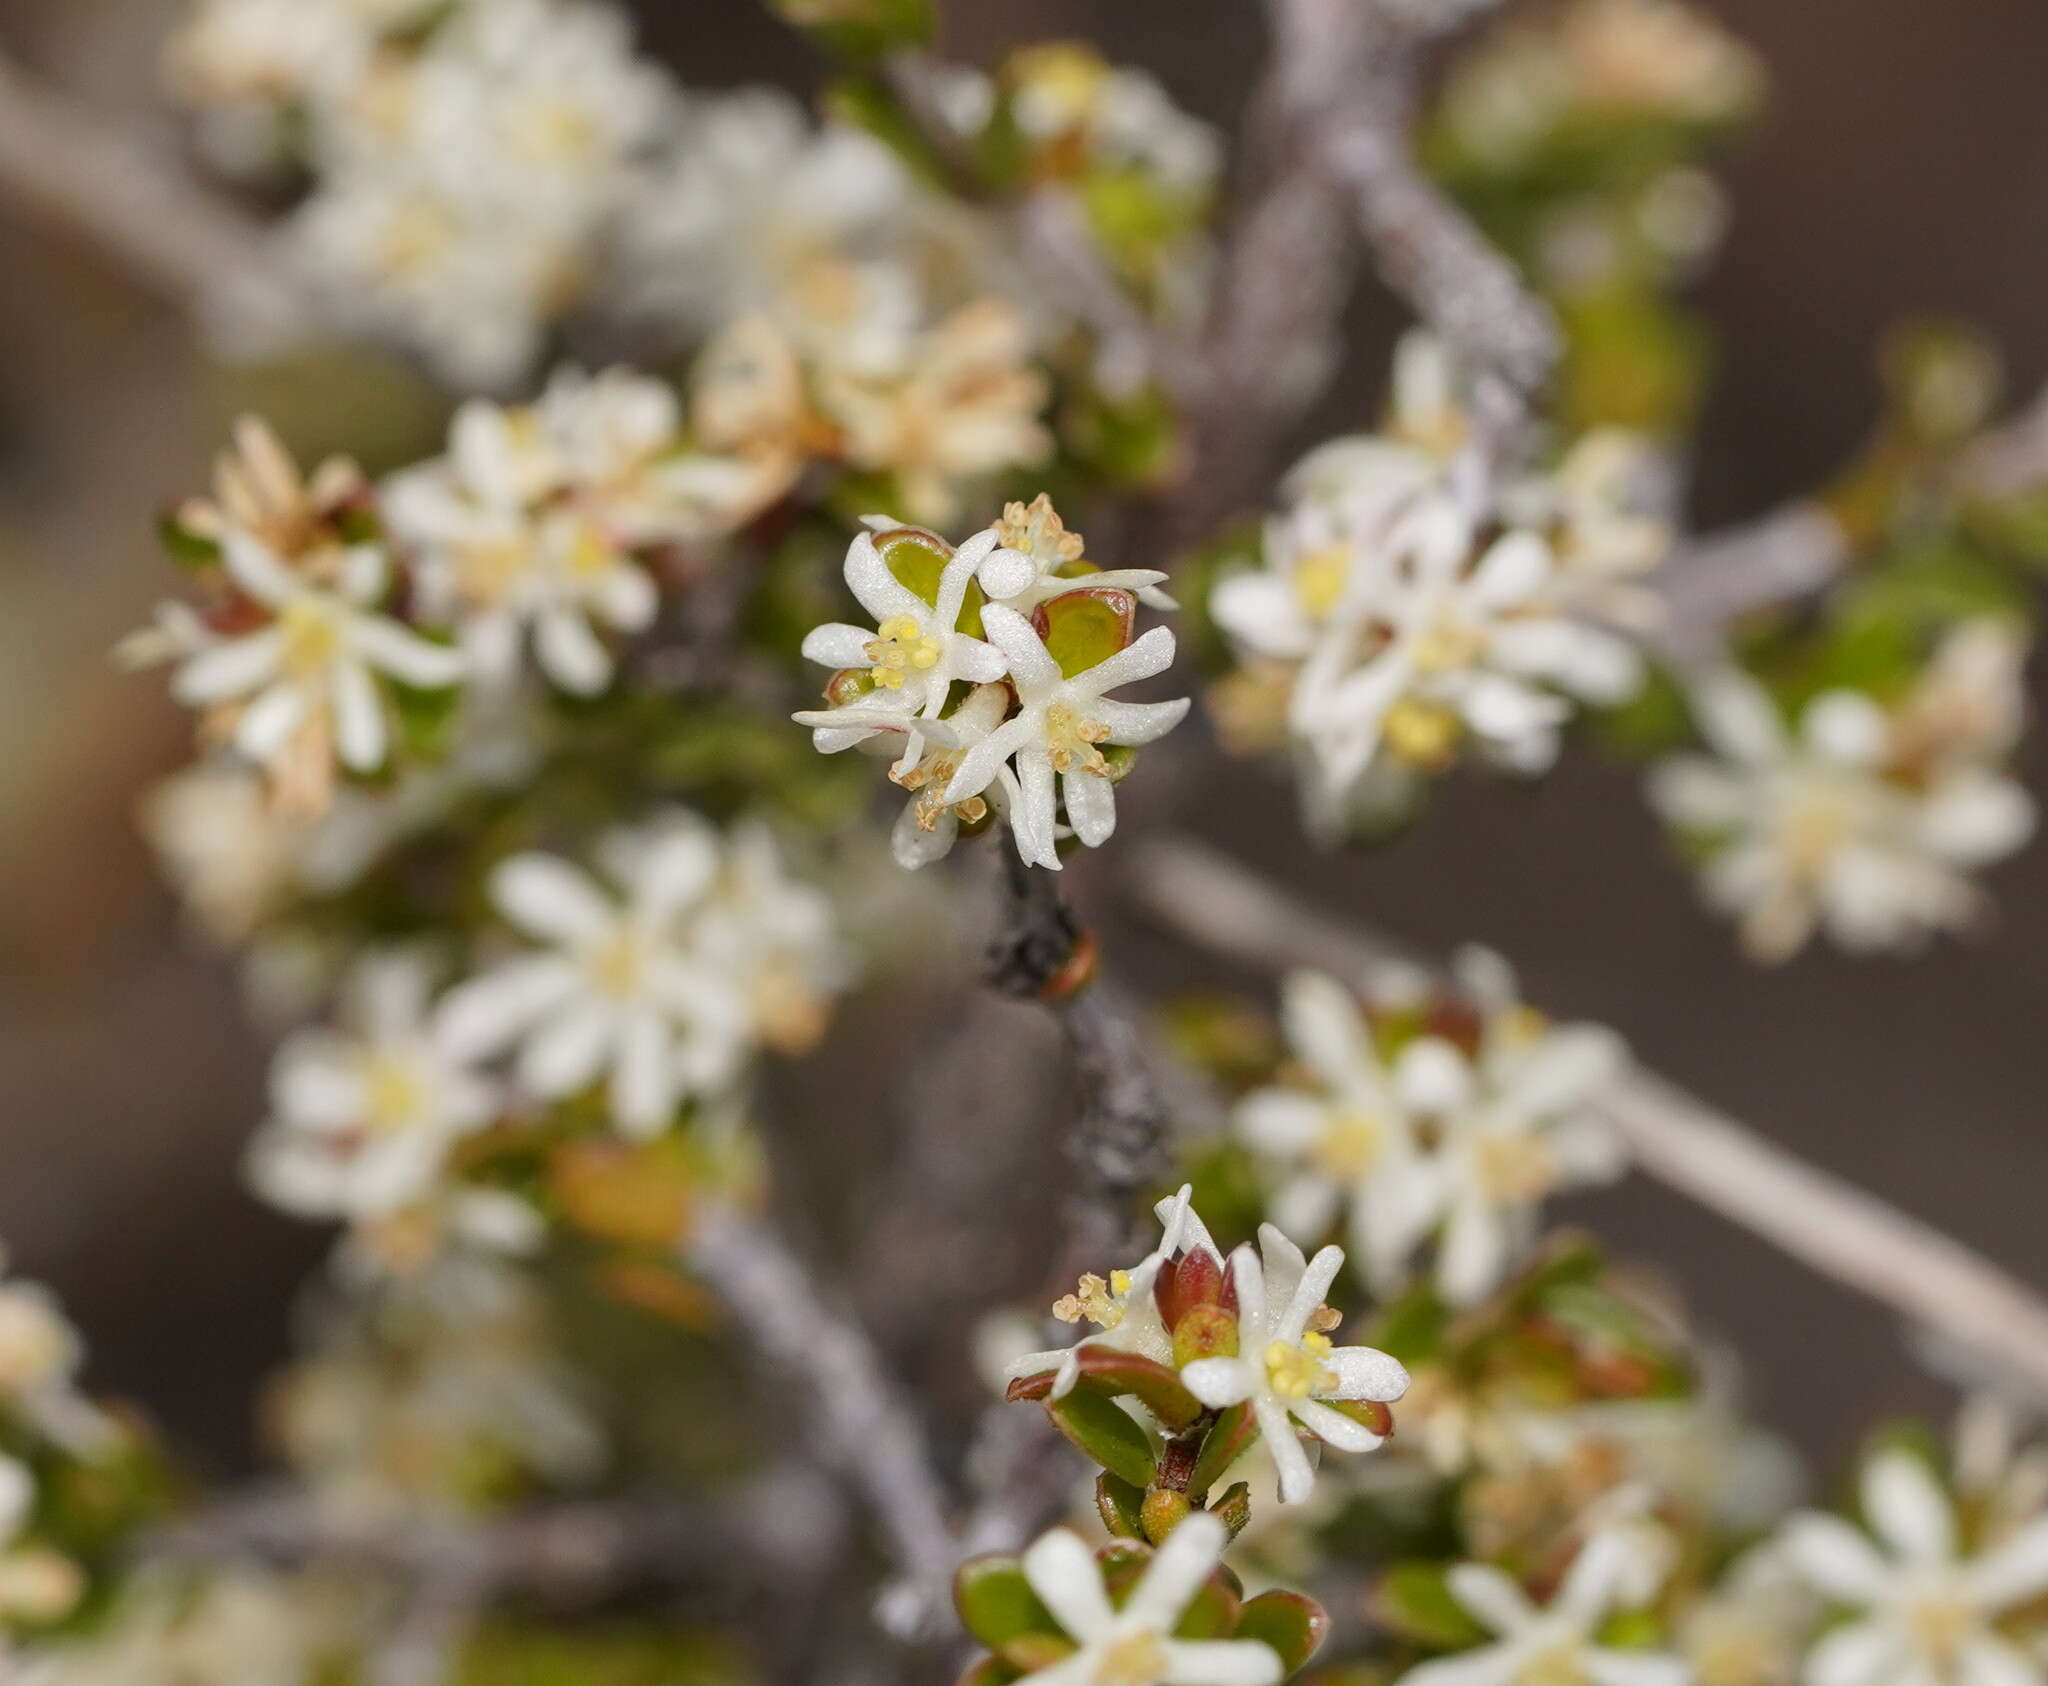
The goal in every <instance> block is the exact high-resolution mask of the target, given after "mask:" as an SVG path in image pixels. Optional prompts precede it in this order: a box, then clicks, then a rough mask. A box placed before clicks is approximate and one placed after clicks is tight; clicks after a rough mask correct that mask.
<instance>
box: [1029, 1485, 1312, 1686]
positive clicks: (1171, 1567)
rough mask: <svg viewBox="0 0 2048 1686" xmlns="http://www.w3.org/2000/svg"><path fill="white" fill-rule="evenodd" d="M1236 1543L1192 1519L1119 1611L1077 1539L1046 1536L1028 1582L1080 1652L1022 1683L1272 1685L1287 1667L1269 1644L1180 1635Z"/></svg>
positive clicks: (1214, 1523) (1032, 1559)
mask: <svg viewBox="0 0 2048 1686" xmlns="http://www.w3.org/2000/svg"><path fill="white" fill-rule="evenodd" d="M1228 1538H1229V1536H1228V1533H1227V1531H1226V1530H1225V1528H1224V1526H1223V1524H1222V1523H1221V1522H1220V1521H1218V1520H1217V1519H1216V1518H1215V1517H1213V1516H1210V1515H1209V1514H1207V1513H1206V1512H1203V1511H1197V1512H1196V1513H1194V1514H1193V1515H1191V1516H1188V1517H1186V1518H1184V1519H1183V1520H1182V1521H1181V1522H1180V1523H1179V1524H1178V1525H1176V1527H1175V1528H1174V1530H1173V1532H1172V1533H1171V1534H1169V1535H1167V1537H1166V1543H1165V1544H1164V1545H1162V1546H1160V1548H1159V1549H1158V1550H1157V1551H1156V1552H1154V1553H1153V1555H1152V1560H1151V1562H1150V1563H1148V1564H1147V1565H1146V1566H1145V1572H1144V1573H1143V1574H1142V1575H1141V1576H1140V1577H1139V1578H1138V1582H1137V1584H1136V1585H1135V1586H1133V1587H1132V1588H1131V1590H1130V1593H1129V1595H1128V1596H1127V1597H1126V1598H1125V1599H1124V1600H1123V1601H1122V1604H1121V1606H1120V1607H1119V1606H1117V1605H1114V1604H1112V1603H1111V1601H1110V1596H1109V1589H1108V1587H1107V1585H1106V1584H1105V1583H1104V1580H1103V1574H1102V1565H1101V1564H1100V1563H1099V1562H1097V1561H1096V1558H1095V1554H1094V1553H1093V1552H1091V1551H1090V1550H1089V1549H1088V1547H1087V1546H1086V1545H1084V1544H1083V1543H1082V1541H1081V1537H1080V1536H1079V1535H1078V1534H1074V1533H1070V1532H1069V1531H1068V1530H1066V1529H1064V1528H1056V1529H1054V1530H1053V1531H1052V1532H1051V1533H1049V1534H1044V1535H1041V1536H1040V1537H1039V1538H1038V1539H1037V1540H1036V1541H1035V1542H1033V1544H1032V1546H1031V1547H1030V1549H1029V1550H1028V1551H1026V1552H1025V1553H1024V1562H1023V1568H1024V1578H1025V1580H1027V1581H1028V1582H1030V1584H1031V1590H1032V1591H1033V1592H1035V1593H1036V1594H1037V1595H1038V1598H1039V1602H1040V1603H1042V1604H1043V1605H1044V1606H1045V1608H1046V1609H1047V1610H1048V1611H1049V1612H1050V1613H1051V1615H1052V1618H1053V1620H1054V1621H1056V1622H1058V1623H1059V1625H1060V1631H1061V1632H1063V1633H1065V1634H1066V1635H1067V1637H1068V1638H1070V1639H1071V1640H1073V1641H1074V1644H1075V1647H1076V1648H1075V1649H1074V1650H1073V1651H1072V1652H1070V1653H1069V1654H1068V1655H1066V1656H1064V1657H1062V1658H1060V1660H1059V1661H1057V1662H1055V1663H1052V1664H1049V1665H1048V1666H1047V1667H1045V1668H1041V1669H1034V1670H1033V1671H1032V1672H1031V1673H1030V1674H1028V1675H1026V1676H1024V1678H1025V1679H1027V1680H1037V1681H1043V1682H1045V1683H1047V1686H1083V1683H1084V1682H1104V1683H1107V1682H1115V1683H1116V1686H1274V1683H1275V1682H1277V1681H1278V1680H1279V1679H1280V1678H1281V1675H1282V1672H1283V1671H1282V1669H1281V1666H1280V1658H1279V1656H1278V1655H1277V1654H1276V1653H1275V1652H1274V1650H1273V1649H1272V1647H1271V1646H1269V1645H1266V1644H1264V1643H1262V1642H1260V1641H1258V1640H1251V1639H1176V1638H1175V1637H1174V1636H1173V1634H1174V1629H1175V1628H1176V1627H1177V1626H1179V1625H1180V1621H1181V1618H1182V1616H1183V1615H1185V1614H1186V1612H1187V1608H1188V1606H1189V1605H1190V1604H1192V1603H1193V1602H1194V1600H1195V1596H1196V1594H1198V1593H1199V1592H1200V1591H1201V1589H1202V1586H1203V1584H1204V1583H1205V1582H1206V1581H1207V1580H1208V1579H1209V1577H1210V1576H1211V1575H1212V1574H1214V1573H1215V1572H1216V1568H1217V1565H1218V1564H1219V1563H1221V1562H1222V1560H1223V1547H1224V1545H1225V1544H1226V1542H1227V1540H1228Z"/></svg>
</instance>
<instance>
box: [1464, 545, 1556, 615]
mask: <svg viewBox="0 0 2048 1686" xmlns="http://www.w3.org/2000/svg"><path fill="white" fill-rule="evenodd" d="M1555 566H1556V562H1555V559H1554V558H1553V557H1552V556H1551V554H1550V546H1549V545H1547V544H1546V543H1544V541H1543V540H1542V539H1541V538H1540V537H1539V536H1538V535H1537V534H1535V533H1532V532H1529V531H1527V530H1522V531H1517V532H1511V533H1507V534H1505V535H1503V536H1502V537H1501V538H1499V539H1496V540H1495V541H1494V543H1493V544H1492V546H1491V547H1489V548H1488V550H1487V552H1486V554H1485V555H1484V556H1482V557H1480V559H1479V563H1478V566H1477V567H1475V568H1474V569H1473V570H1472V579H1471V581H1470V583H1469V585H1468V586H1467V587H1466V590H1467V593H1468V594H1469V595H1470V597H1471V598H1472V600H1473V601H1474V602H1475V603H1478V604H1480V605H1482V606H1483V607H1485V608H1488V609H1507V608H1513V607H1514V606H1516V605H1517V604H1520V603H1524V602H1526V601H1527V600H1528V599H1529V598H1530V597H1531V596H1533V595H1534V594H1535V593H1536V592H1537V591H1538V590H1539V589H1541V587H1542V585H1543V583H1544V581H1546V580H1547V579H1549V578H1550V575H1551V573H1552V571H1553V569H1554V568H1555Z"/></svg>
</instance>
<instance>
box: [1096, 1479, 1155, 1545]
mask: <svg viewBox="0 0 2048 1686" xmlns="http://www.w3.org/2000/svg"><path fill="white" fill-rule="evenodd" d="M1095 1510H1096V1514H1097V1515H1099V1516H1100V1517H1101V1518H1102V1525H1103V1527H1105V1528H1107V1529H1108V1530H1109V1531H1110V1533H1112V1534H1113V1535H1115V1536H1116V1537H1117V1538H1118V1539H1122V1540H1141V1539H1143V1538H1144V1537H1145V1490H1144V1488H1142V1487H1133V1486H1132V1485H1131V1484H1130V1483H1129V1482H1128V1481H1126V1480H1124V1479H1123V1478H1122V1477H1121V1476H1117V1475H1112V1474H1110V1472H1109V1471H1108V1470H1104V1471H1103V1472H1102V1473H1101V1474H1100V1475H1098V1476H1097V1477H1096V1478H1095Z"/></svg>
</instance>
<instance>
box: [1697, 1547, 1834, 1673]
mask: <svg viewBox="0 0 2048 1686" xmlns="http://www.w3.org/2000/svg"><path fill="white" fill-rule="evenodd" d="M1819 1615H1820V1607H1819V1600H1818V1599H1817V1598H1816V1597H1815V1596H1814V1594H1813V1591H1812V1589H1811V1588H1809V1587H1807V1586H1806V1585H1805V1584H1804V1583H1803V1582H1802V1581H1801V1580H1800V1579H1799V1577H1798V1576H1797V1575H1795V1574H1794V1573H1793V1572H1792V1568H1791V1566H1790V1565H1789V1564H1788V1563H1787V1562H1786V1561H1785V1554H1784V1553H1783V1552H1782V1551H1781V1550H1779V1549H1777V1548H1776V1547H1775V1546H1772V1545H1768V1544H1766V1545H1761V1546H1753V1547H1751V1548H1750V1549H1749V1550H1748V1551H1746V1552H1744V1553H1743V1554H1742V1555H1741V1556H1740V1557H1738V1558H1737V1559H1736V1560H1735V1562H1734V1563H1732V1564H1731V1565H1730V1566H1729V1567H1728V1568H1726V1569H1724V1570H1723V1571H1722V1572H1721V1578H1720V1580H1719V1581H1718V1582H1717V1583H1716V1584H1715V1586H1714V1589H1713V1591H1712V1592H1710V1593H1709V1594H1708V1595H1707V1596H1706V1597H1705V1598H1703V1599H1701V1600H1700V1601H1699V1602H1698V1603H1696V1604H1694V1605H1693V1606H1692V1608H1691V1609H1689V1610H1688V1611H1687V1612H1686V1613H1685V1615H1684V1617H1683V1618H1682V1619H1681V1620H1680V1622H1679V1624H1678V1633H1677V1648H1678V1652H1679V1655H1681V1656H1682V1657H1684V1658H1685V1660H1686V1662H1687V1663H1688V1664H1690V1665H1691V1668H1692V1674H1693V1686H1794V1682H1796V1681H1797V1680H1798V1679H1799V1665H1800V1662H1801V1659H1802V1658H1803V1657H1804V1656H1805V1654H1806V1649H1807V1645H1808V1642H1809V1639H1810V1637H1811V1635H1812V1632H1813V1628H1814V1624H1815V1622H1816V1620H1817V1619H1818V1617H1819Z"/></svg>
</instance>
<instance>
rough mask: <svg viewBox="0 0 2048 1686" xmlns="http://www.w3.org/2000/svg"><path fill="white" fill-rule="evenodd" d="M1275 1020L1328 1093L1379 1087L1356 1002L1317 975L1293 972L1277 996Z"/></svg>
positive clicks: (1377, 1070)
mask: <svg viewBox="0 0 2048 1686" xmlns="http://www.w3.org/2000/svg"><path fill="white" fill-rule="evenodd" d="M1280 1021H1281V1025H1282V1028H1284V1029H1285V1031H1286V1032H1287V1040H1288V1042H1289V1044H1290V1045H1291V1046H1292V1047H1293V1049H1294V1051H1295V1052H1296V1053H1297V1054H1299V1055H1300V1056H1301V1057H1302V1058H1303V1059H1304V1060H1306V1061H1307V1062H1308V1064H1309V1066H1310V1068H1311V1069H1312V1070H1314V1072H1315V1074H1316V1075H1317V1076H1318V1077H1320V1078H1321V1079H1322V1080H1323V1081H1324V1082H1325V1083H1327V1084H1329V1085H1330V1086H1331V1087H1332V1088H1333V1089H1336V1090H1338V1091H1339V1092H1340V1093H1343V1092H1356V1091H1357V1090H1358V1089H1359V1088H1360V1087H1365V1088H1368V1089H1372V1090H1376V1089H1378V1088H1379V1087H1380V1065H1379V1060H1378V1058H1377V1056H1376V1055H1375V1054H1374V1053H1373V1051H1372V1045H1371V1043H1370V1041H1369V1040H1368V1038H1367V1035H1366V1030H1365V1021H1364V1018H1363V1016H1362V1015H1361V1014H1360V1012H1359V1009H1358V1001H1357V999H1356V997H1354V996H1353V995H1352V993H1351V992H1350V991H1349V990H1348V989H1346V988H1345V987H1344V986H1343V985H1342V984H1340V983H1338V982H1337V981H1336V979H1334V978H1331V977H1326V976H1325V975H1324V974H1322V973H1321V972H1295V973H1293V974H1292V975H1291V976H1289V978H1288V979H1287V982H1286V985H1285V986H1284V987H1283V989H1282V991H1281V996H1280Z"/></svg>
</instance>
